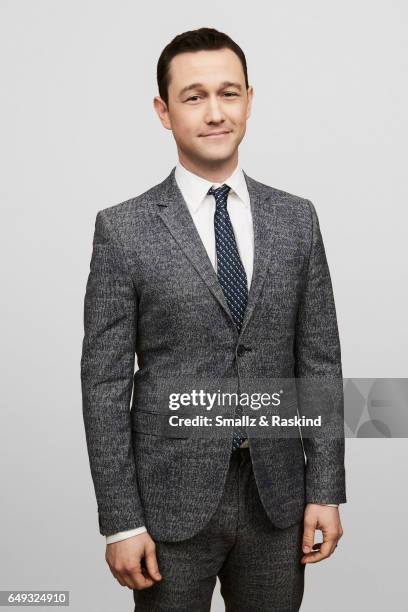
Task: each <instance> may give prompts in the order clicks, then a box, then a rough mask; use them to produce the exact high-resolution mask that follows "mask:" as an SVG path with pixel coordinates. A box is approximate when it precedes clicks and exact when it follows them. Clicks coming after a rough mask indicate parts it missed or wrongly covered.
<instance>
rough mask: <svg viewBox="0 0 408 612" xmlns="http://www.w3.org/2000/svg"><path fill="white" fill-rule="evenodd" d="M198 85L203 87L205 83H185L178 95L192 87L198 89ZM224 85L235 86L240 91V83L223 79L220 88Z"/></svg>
mask: <svg viewBox="0 0 408 612" xmlns="http://www.w3.org/2000/svg"><path fill="white" fill-rule="evenodd" d="M200 87H205V85H203V84H202V83H191V85H186V87H183V89H182V90H181V91H180V93H179V96H182V95H183V94H185V93H187V92H188V91H191V90H192V89H199V88H200ZM224 87H235V88H236V89H238V90H239V91H242V87H241V83H233V82H232V81H223V82H222V83H221V89H222V88H224Z"/></svg>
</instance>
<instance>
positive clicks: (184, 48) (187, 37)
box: [157, 28, 249, 105]
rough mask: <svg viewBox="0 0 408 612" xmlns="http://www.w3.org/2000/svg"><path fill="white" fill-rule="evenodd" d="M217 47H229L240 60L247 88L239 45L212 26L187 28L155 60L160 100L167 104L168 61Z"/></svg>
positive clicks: (242, 55)
mask: <svg viewBox="0 0 408 612" xmlns="http://www.w3.org/2000/svg"><path fill="white" fill-rule="evenodd" d="M219 49H231V51H233V52H234V53H236V54H237V55H238V57H239V59H240V60H241V64H242V68H243V70H244V75H245V86H246V88H247V89H248V87H249V83H248V71H247V63H246V58H245V54H244V52H243V51H242V49H241V47H240V46H239V45H237V43H236V42H234V41H233V40H232V38H230V37H229V36H228V35H227V34H224V33H223V32H219V31H218V30H215V29H214V28H200V29H198V30H189V31H188V32H183V33H182V34H178V35H177V36H176V37H175V38H173V40H172V41H171V42H169V44H168V45H166V46H165V47H164V49H163V51H162V52H161V55H160V57H159V60H158V62H157V85H158V87H159V94H160V97H161V98H162V100H164V102H165V103H166V104H167V105H168V102H169V96H168V86H169V82H170V72H169V67H170V62H171V60H172V59H173V57H175V56H176V55H179V54H180V53H187V52H192V51H212V50H219Z"/></svg>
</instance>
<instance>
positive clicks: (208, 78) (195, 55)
mask: <svg viewBox="0 0 408 612" xmlns="http://www.w3.org/2000/svg"><path fill="white" fill-rule="evenodd" d="M169 69H170V70H169V74H170V83H169V92H170V91H171V90H172V91H173V92H174V93H176V94H177V93H178V91H180V89H181V88H183V87H185V86H186V85H189V84H190V83H196V82H197V83H202V84H203V85H206V86H207V87H216V86H217V85H218V84H219V83H220V82H221V81H239V82H241V83H242V84H243V86H245V76H244V70H243V67H242V64H241V60H240V59H239V57H238V55H237V54H236V53H234V52H233V51H231V49H219V50H212V51H195V52H192V53H180V54H179V55H176V56H175V57H173V59H172V60H171V62H170V67H169Z"/></svg>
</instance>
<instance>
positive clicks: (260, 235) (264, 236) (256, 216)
mask: <svg viewBox="0 0 408 612" xmlns="http://www.w3.org/2000/svg"><path fill="white" fill-rule="evenodd" d="M244 176H245V180H246V183H247V187H248V193H249V199H250V203H251V213H252V223H253V228H254V266H253V272H252V281H251V286H250V288H249V294H248V303H247V307H246V311H245V315H244V320H243V323H242V327H241V334H243V332H244V330H245V327H246V326H247V325H248V322H249V320H250V318H251V316H252V314H253V311H254V308H255V306H256V303H257V301H258V299H259V297H260V295H261V291H262V287H263V283H264V281H265V276H266V273H267V271H268V267H269V265H270V259H271V257H272V254H275V251H274V242H275V238H276V232H275V228H276V214H277V212H276V200H275V198H274V195H273V190H272V189H271V188H269V187H267V186H266V185H263V184H262V183H260V182H258V181H255V180H254V179H252V178H250V177H249V176H248V175H247V174H246V173H245V172H244Z"/></svg>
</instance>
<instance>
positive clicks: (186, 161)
mask: <svg viewBox="0 0 408 612" xmlns="http://www.w3.org/2000/svg"><path fill="white" fill-rule="evenodd" d="M179 162H180V163H181V165H182V166H183V167H184V168H185V169H186V170H188V171H189V172H192V173H193V174H196V175H197V176H199V177H201V178H203V179H206V180H207V181H211V183H223V182H224V181H225V180H226V179H227V178H228V177H229V176H231V174H232V173H233V172H234V170H235V169H236V167H237V165H238V152H237V151H236V152H235V154H234V155H233V156H232V157H231V158H230V159H226V160H221V161H220V160H214V161H211V160H210V161H203V160H194V159H191V158H186V156H185V155H183V153H182V152H181V151H179Z"/></svg>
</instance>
